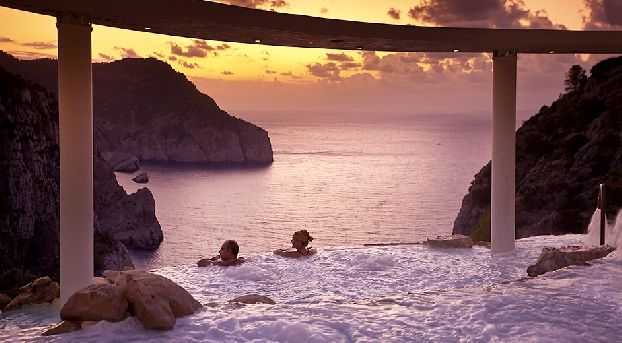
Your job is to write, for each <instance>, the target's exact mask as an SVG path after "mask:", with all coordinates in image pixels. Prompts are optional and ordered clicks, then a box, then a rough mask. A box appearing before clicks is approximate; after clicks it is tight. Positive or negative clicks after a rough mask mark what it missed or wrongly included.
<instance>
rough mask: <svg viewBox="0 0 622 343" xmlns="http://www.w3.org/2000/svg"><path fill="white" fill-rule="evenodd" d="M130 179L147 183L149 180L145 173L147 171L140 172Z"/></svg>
mask: <svg viewBox="0 0 622 343" xmlns="http://www.w3.org/2000/svg"><path fill="white" fill-rule="evenodd" d="M132 181H134V182H136V183H147V182H149V176H148V175H147V173H140V174H138V175H136V176H135V177H134V178H133V179H132Z"/></svg>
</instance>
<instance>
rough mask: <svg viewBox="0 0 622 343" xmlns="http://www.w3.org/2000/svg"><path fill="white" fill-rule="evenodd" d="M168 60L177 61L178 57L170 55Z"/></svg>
mask: <svg viewBox="0 0 622 343" xmlns="http://www.w3.org/2000/svg"><path fill="white" fill-rule="evenodd" d="M168 60H169V61H177V57H175V56H169V57H168Z"/></svg>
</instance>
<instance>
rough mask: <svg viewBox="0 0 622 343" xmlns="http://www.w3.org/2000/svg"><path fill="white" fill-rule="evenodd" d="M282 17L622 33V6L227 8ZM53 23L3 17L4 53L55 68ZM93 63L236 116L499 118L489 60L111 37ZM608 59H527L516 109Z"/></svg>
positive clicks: (395, 3)
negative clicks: (129, 68)
mask: <svg viewBox="0 0 622 343" xmlns="http://www.w3.org/2000/svg"><path fill="white" fill-rule="evenodd" d="M220 2H224V3H229V4H235V5H240V6H246V7H255V8H260V9H266V10H274V11H278V12H287V13H295V14H305V15H311V16H317V17H326V18H338V19H345V20H356V21H366V22H382V23H390V24H401V25H405V24H412V25H426V26H467V27H491V28H517V27H523V28H558V29H570V30H584V29H607V30H621V29H622V1H616V0H524V1H520V0H510V1H504V0H473V1H463V0H419V1H417V0H388V1H377V0H317V1H305V0H285V1H284V0H228V1H220ZM55 23H56V19H55V18H52V17H47V16H41V15H36V14H30V13H27V12H21V11H16V10H11V9H7V8H2V7H0V49H2V50H4V51H7V52H9V53H11V54H13V55H14V56H16V57H19V58H24V59H32V58H40V57H51V58H55V57H56V41H57V36H56V27H55ZM92 38H93V59H94V61H96V62H106V61H111V60H116V59H120V58H123V57H155V58H159V59H161V60H164V61H167V62H168V63H169V64H171V66H172V67H173V68H175V69H176V70H178V71H180V72H182V73H184V74H186V75H187V76H188V77H189V78H190V79H191V80H192V81H193V82H195V84H196V85H197V87H198V88H199V89H200V90H201V91H203V92H204V93H206V94H208V95H210V96H212V97H213V98H214V99H215V100H216V102H217V103H218V104H219V105H220V106H221V107H222V108H223V109H225V110H227V111H229V112H232V113H233V114H236V113H237V112H241V113H245V112H247V111H249V110H260V111H265V112H270V111H277V112H288V111H292V110H297V111H298V110H301V111H310V112H313V111H325V112H332V111H336V112H354V113H355V112H360V111H364V112H373V113H377V114H382V113H439V112H449V113H461V112H468V113H482V114H489V113H490V111H491V107H492V106H491V89H492V72H491V70H492V63H491V57H490V55H489V54H459V55H456V54H452V55H447V54H424V53H382V52H371V51H336V50H324V49H302V48H288V47H270V46H262V45H249V44H239V43H224V42H216V41H200V40H192V39H186V38H178V37H169V36H164V35H157V34H151V33H142V32H132V31H127V30H120V29H114V28H107V27H103V26H94V28H93V36H92ZM603 57H605V56H585V55H583V56H578V55H577V56H574V55H544V56H542V55H519V62H518V63H519V65H518V68H519V69H518V89H519V91H518V104H517V107H518V109H519V110H534V109H537V108H539V107H540V106H542V105H544V104H549V103H550V102H551V101H553V100H554V99H556V98H557V95H558V94H559V93H560V92H562V91H563V74H564V72H565V71H566V70H568V68H570V66H572V65H573V64H582V65H584V66H585V67H586V68H589V67H590V66H591V65H592V64H594V63H595V62H596V61H598V60H600V59H602V58H603Z"/></svg>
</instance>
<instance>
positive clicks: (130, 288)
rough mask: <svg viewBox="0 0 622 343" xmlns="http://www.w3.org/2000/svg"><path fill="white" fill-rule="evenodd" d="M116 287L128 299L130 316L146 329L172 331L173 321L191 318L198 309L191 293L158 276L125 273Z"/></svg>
mask: <svg viewBox="0 0 622 343" xmlns="http://www.w3.org/2000/svg"><path fill="white" fill-rule="evenodd" d="M116 285H117V286H118V287H120V288H121V289H122V290H123V293H124V294H125V296H126V297H127V300H128V303H129V308H130V312H131V313H133V314H135V315H136V317H137V318H138V320H140V322H141V323H142V324H143V326H144V327H145V328H146V329H156V330H171V329H172V328H173V327H174V326H175V318H178V317H182V316H187V315H190V314H193V313H194V312H196V311H197V310H198V309H199V308H201V304H200V303H199V302H198V301H196V299H194V298H193V297H192V295H190V293H188V292H187V291H186V290H185V289H183V288H182V287H181V286H179V285H178V284H176V283H174V282H173V281H171V280H169V279H167V278H165V277H163V276H160V275H156V274H152V273H148V272H144V271H136V270H132V271H124V272H120V273H119V275H117V278H116Z"/></svg>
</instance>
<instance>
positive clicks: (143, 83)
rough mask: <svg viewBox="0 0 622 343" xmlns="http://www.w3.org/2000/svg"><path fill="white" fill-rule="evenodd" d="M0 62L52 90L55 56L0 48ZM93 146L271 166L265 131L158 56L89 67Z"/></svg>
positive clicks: (165, 157)
mask: <svg viewBox="0 0 622 343" xmlns="http://www.w3.org/2000/svg"><path fill="white" fill-rule="evenodd" d="M0 66H5V68H7V70H9V71H12V72H15V73H18V74H21V75H23V76H24V77H25V78H28V79H32V80H34V81H35V82H38V83H40V84H42V85H43V86H45V87H47V88H48V89H50V90H51V91H53V92H56V88H57V85H56V80H57V79H56V61H54V60H35V61H20V60H16V59H15V58H13V57H12V56H10V55H7V54H5V53H0ZM93 112H94V140H95V146H96V147H98V148H99V149H100V150H101V151H102V152H108V151H119V152H124V153H130V154H132V155H134V156H137V157H138V158H140V159H141V160H148V161H177V162H208V163H220V162H228V163H229V162H234V163H270V162H272V161H273V155H272V146H271V143H270V138H269V137H268V133H267V132H266V131H265V130H264V129H262V128H260V127H257V126H255V125H253V124H251V123H248V122H245V121H243V120H241V119H238V118H235V117H232V116H230V115H229V114H227V113H226V112H224V111H222V110H221V109H220V108H218V105H216V102H214V100H213V99H212V98H210V97H209V96H207V95H205V94H202V93H201V92H199V91H198V90H197V89H196V87H195V86H194V85H193V84H192V83H191V82H190V81H188V79H186V77H185V76H184V75H183V74H181V73H178V72H175V71H174V70H173V69H172V68H171V67H170V66H169V65H168V64H166V63H165V62H162V61H159V60H157V59H153V58H148V59H123V60H120V61H115V62H111V63H97V64H94V65H93Z"/></svg>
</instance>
